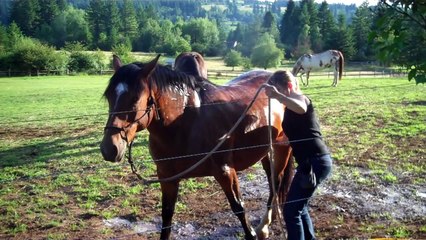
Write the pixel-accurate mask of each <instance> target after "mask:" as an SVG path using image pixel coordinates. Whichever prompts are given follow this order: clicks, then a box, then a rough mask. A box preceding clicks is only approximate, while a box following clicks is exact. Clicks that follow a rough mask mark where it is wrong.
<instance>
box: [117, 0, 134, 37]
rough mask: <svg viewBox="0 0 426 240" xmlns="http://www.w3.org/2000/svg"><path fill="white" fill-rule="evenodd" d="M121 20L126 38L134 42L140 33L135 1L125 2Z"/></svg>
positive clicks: (126, 0)
mask: <svg viewBox="0 0 426 240" xmlns="http://www.w3.org/2000/svg"><path fill="white" fill-rule="evenodd" d="M121 18H122V32H123V34H124V36H125V37H128V38H129V39H130V40H131V41H133V40H134V39H135V37H136V36H137V32H138V21H137V19H136V11H135V7H134V6H133V1H131V0H123V8H122V13H121Z"/></svg>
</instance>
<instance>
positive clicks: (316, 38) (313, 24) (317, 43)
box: [306, 0, 323, 52]
mask: <svg viewBox="0 0 426 240" xmlns="http://www.w3.org/2000/svg"><path fill="white" fill-rule="evenodd" d="M306 6H307V8H308V15H309V37H310V43H311V49H312V51H313V52H320V51H321V50H322V47H323V41H322V35H321V32H320V28H319V17H318V8H317V5H316V4H315V3H314V0H307V1H306Z"/></svg>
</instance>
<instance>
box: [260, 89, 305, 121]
mask: <svg viewBox="0 0 426 240" xmlns="http://www.w3.org/2000/svg"><path fill="white" fill-rule="evenodd" d="M264 86H265V93H266V95H267V96H268V97H270V98H275V99H277V100H278V101H280V102H281V103H282V104H284V105H285V106H286V107H287V108H289V109H290V110H291V111H293V112H295V113H298V114H304V113H306V110H307V108H308V103H307V98H306V97H305V96H304V95H302V94H296V93H293V94H292V96H291V97H288V96H286V95H284V94H282V93H280V92H278V90H277V89H276V88H275V86H272V85H269V84H265V85H264Z"/></svg>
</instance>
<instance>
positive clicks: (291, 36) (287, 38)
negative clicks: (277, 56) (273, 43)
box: [279, 0, 300, 58]
mask: <svg viewBox="0 0 426 240" xmlns="http://www.w3.org/2000/svg"><path fill="white" fill-rule="evenodd" d="M298 14H300V9H299V8H298V7H297V6H296V4H295V3H294V1H293V0H290V1H289V2H288V4H287V9H286V11H285V12H284V15H283V17H282V19H281V25H280V29H279V30H280V39H281V42H282V43H283V44H284V46H285V49H287V51H286V57H287V58H290V57H292V53H293V50H294V49H295V46H296V45H297V37H298V36H299V33H300V22H299V20H298V19H297V18H298Z"/></svg>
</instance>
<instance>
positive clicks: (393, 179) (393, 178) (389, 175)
mask: <svg viewBox="0 0 426 240" xmlns="http://www.w3.org/2000/svg"><path fill="white" fill-rule="evenodd" d="M380 178H381V179H382V180H383V181H385V182H387V183H396V182H397V180H398V178H397V177H396V176H395V175H393V174H392V173H390V172H387V173H385V174H383V175H381V176H380Z"/></svg>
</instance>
